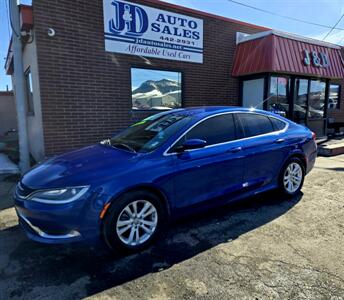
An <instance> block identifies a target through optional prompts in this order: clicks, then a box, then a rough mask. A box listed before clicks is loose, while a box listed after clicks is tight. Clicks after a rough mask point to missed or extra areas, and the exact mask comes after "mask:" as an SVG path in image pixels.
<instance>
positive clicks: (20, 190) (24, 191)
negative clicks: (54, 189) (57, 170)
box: [16, 182, 35, 198]
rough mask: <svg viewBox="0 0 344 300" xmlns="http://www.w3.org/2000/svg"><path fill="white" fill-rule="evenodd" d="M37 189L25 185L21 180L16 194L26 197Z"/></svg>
mask: <svg viewBox="0 0 344 300" xmlns="http://www.w3.org/2000/svg"><path fill="white" fill-rule="evenodd" d="M34 191H35V190H33V189H30V188H28V187H27V186H25V185H24V184H23V183H22V182H19V183H18V184H17V189H16V194H17V195H18V196H19V197H20V198H26V197H27V196H29V195H30V194H31V193H33V192H34Z"/></svg>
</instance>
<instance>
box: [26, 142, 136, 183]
mask: <svg viewBox="0 0 344 300" xmlns="http://www.w3.org/2000/svg"><path fill="white" fill-rule="evenodd" d="M141 156H142V154H137V153H131V152H128V151H125V150H120V149H115V148H113V147H110V146H106V145H101V144H97V145H93V146H89V147H85V148H81V149H79V150H75V151H72V152H68V153H65V154H62V155H59V156H56V157H54V158H51V159H49V160H47V161H45V162H43V163H41V164H39V165H37V166H36V167H34V168H33V169H31V170H30V171H29V172H27V173H26V174H25V175H24V176H23V178H22V183H23V184H24V185H25V186H27V187H29V188H31V189H49V188H55V187H65V186H78V185H89V184H91V183H94V182H97V181H99V180H103V181H104V180H106V179H108V178H110V177H113V176H119V175H120V174H121V173H122V172H124V171H128V170H130V169H131V168H132V167H134V165H135V164H136V163H137V161H138V159H139V158H140V157H141Z"/></svg>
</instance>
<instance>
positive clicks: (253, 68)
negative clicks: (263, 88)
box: [232, 31, 344, 79]
mask: <svg viewBox="0 0 344 300" xmlns="http://www.w3.org/2000/svg"><path fill="white" fill-rule="evenodd" d="M245 39H246V40H245ZM265 72H275V73H284V74H297V75H306V76H314V77H318V78H319V77H321V78H332V79H335V78H344V62H343V57H342V55H341V48H340V46H337V45H333V44H329V43H324V42H321V41H319V42H318V41H316V40H312V39H307V38H302V37H298V36H294V35H289V34H284V33H278V32H274V31H269V32H264V33H258V34H255V35H252V36H248V37H247V38H244V40H243V41H242V42H239V44H238V45H237V49H236V54H235V60H234V66H233V71H232V75H233V76H244V75H251V74H258V73H265Z"/></svg>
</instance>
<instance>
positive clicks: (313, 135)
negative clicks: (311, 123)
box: [312, 131, 317, 141]
mask: <svg viewBox="0 0 344 300" xmlns="http://www.w3.org/2000/svg"><path fill="white" fill-rule="evenodd" d="M316 138H317V135H316V134H315V133H314V132H313V131H312V139H313V140H314V141H315V140H316Z"/></svg>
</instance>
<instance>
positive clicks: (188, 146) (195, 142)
mask: <svg viewBox="0 0 344 300" xmlns="http://www.w3.org/2000/svg"><path fill="white" fill-rule="evenodd" d="M206 145H207V142H206V141H205V140H201V139H190V140H186V141H185V142H184V144H183V145H181V146H179V147H178V148H177V149H176V150H177V151H178V152H183V151H185V150H192V149H200V148H204V147H205V146H206Z"/></svg>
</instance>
